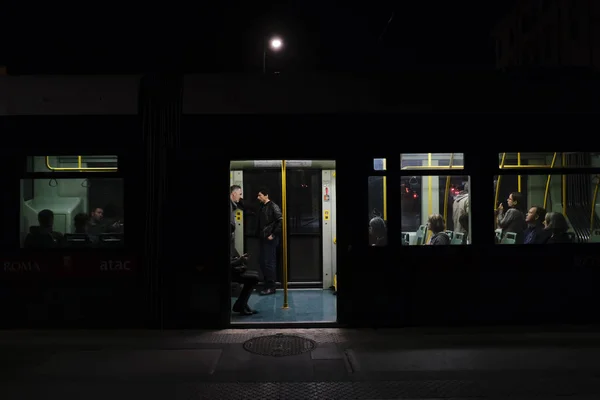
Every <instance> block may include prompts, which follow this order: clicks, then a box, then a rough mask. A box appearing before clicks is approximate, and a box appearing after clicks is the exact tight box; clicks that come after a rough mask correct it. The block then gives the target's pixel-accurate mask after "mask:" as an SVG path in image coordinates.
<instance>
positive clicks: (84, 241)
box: [65, 233, 92, 247]
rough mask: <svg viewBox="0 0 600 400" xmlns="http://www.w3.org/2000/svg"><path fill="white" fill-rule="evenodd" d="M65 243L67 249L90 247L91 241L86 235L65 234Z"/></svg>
mask: <svg viewBox="0 0 600 400" xmlns="http://www.w3.org/2000/svg"><path fill="white" fill-rule="evenodd" d="M65 241H66V242H67V246H69V247H90V245H91V244H92V241H91V240H90V237H89V236H88V235H87V234H86V233H67V234H65Z"/></svg>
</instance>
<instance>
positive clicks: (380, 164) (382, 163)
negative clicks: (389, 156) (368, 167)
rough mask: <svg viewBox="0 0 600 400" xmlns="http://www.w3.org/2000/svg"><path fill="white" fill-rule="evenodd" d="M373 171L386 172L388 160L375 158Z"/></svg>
mask: <svg viewBox="0 0 600 400" xmlns="http://www.w3.org/2000/svg"><path fill="white" fill-rule="evenodd" d="M373 169H374V170H375V171H385V170H387V167H386V159H385V158H374V159H373Z"/></svg>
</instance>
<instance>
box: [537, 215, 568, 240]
mask: <svg viewBox="0 0 600 400" xmlns="http://www.w3.org/2000/svg"><path fill="white" fill-rule="evenodd" d="M544 227H545V228H544V231H546V232H548V235H547V236H546V237H547V239H546V241H545V242H544V243H546V244H553V243H572V241H571V238H570V237H569V234H568V233H567V231H568V230H569V224H568V223H567V219H566V218H565V216H564V215H562V214H561V213H557V212H549V213H547V214H546V217H545V218H544Z"/></svg>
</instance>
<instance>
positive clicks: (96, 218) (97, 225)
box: [87, 207, 105, 236]
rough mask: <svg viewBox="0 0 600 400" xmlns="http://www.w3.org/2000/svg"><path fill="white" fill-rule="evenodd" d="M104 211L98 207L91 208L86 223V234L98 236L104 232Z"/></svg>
mask: <svg viewBox="0 0 600 400" xmlns="http://www.w3.org/2000/svg"><path fill="white" fill-rule="evenodd" d="M103 219H104V209H102V208H100V207H94V208H92V211H91V212H90V218H89V220H88V222H87V233H88V234H89V235H90V236H98V235H100V234H101V233H104V232H105V228H104V221H103Z"/></svg>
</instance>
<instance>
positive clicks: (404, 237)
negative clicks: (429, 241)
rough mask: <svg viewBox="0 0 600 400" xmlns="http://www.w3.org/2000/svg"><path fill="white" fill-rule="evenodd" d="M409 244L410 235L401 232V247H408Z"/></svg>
mask: <svg viewBox="0 0 600 400" xmlns="http://www.w3.org/2000/svg"><path fill="white" fill-rule="evenodd" d="M409 244H410V233H408V232H402V245H403V246H408V245H409Z"/></svg>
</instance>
